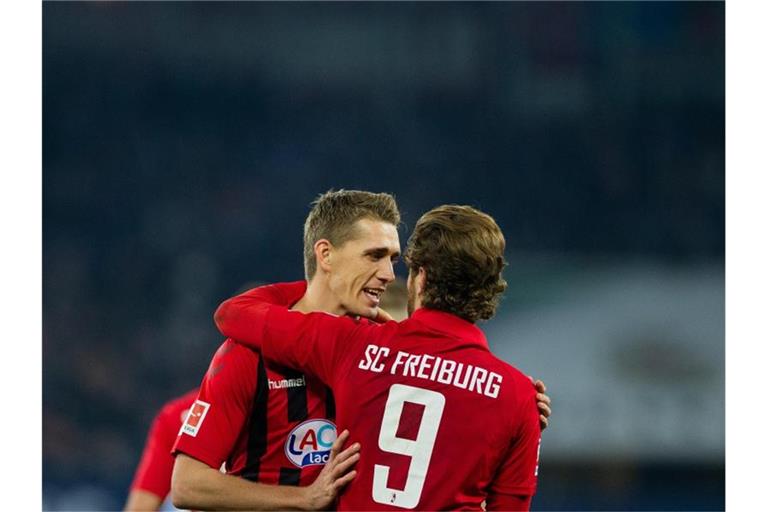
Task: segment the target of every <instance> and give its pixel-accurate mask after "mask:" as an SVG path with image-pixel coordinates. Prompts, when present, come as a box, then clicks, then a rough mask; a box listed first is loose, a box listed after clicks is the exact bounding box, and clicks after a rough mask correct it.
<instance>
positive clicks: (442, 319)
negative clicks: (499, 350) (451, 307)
mask: <svg viewBox="0 0 768 512" xmlns="http://www.w3.org/2000/svg"><path fill="white" fill-rule="evenodd" d="M411 318H412V319H413V320H417V321H419V322H421V323H423V324H425V325H427V326H428V327H429V328H430V329H433V330H435V331H439V332H443V333H446V334H449V335H451V336H452V337H456V338H461V339H463V340H466V341H469V342H472V343H475V344H477V345H480V346H482V347H484V348H486V349H488V341H487V340H486V339H485V334H484V333H483V331H481V330H480V328H479V327H478V326H476V325H475V324H473V323H472V322H467V321H466V320H464V319H463V318H459V317H458V316H456V315H452V314H450V313H446V312H444V311H438V310H436V309H430V308H419V309H417V310H416V311H414V312H413V314H412V315H411Z"/></svg>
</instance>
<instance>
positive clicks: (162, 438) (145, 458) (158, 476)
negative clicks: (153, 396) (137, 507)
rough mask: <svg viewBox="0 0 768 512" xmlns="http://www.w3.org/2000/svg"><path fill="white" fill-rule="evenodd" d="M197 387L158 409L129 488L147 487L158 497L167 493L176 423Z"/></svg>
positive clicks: (184, 416) (187, 406)
mask: <svg viewBox="0 0 768 512" xmlns="http://www.w3.org/2000/svg"><path fill="white" fill-rule="evenodd" d="M197 391H198V390H197V389H193V390H192V391H189V392H187V393H186V394H184V395H183V396H180V397H178V398H174V399H173V400H171V401H169V402H168V403H166V404H165V405H163V407H162V408H161V409H160V412H158V413H157V416H155V419H154V421H153V422H152V426H151V427H150V429H149V434H148V435H147V442H146V443H145V444H144V451H143V452H142V454H141V460H140V461H139V465H138V467H137V468H136V474H135V475H134V476H133V483H131V490H137V489H140V490H142V491H148V492H151V493H152V494H156V495H157V496H159V497H160V498H165V497H166V496H167V495H168V492H170V490H171V473H173V461H174V459H173V455H171V448H173V443H174V442H175V441H176V434H177V433H178V431H179V427H181V424H182V423H183V422H184V419H185V418H186V416H187V412H188V411H189V408H190V406H191V405H192V402H194V401H195V397H197Z"/></svg>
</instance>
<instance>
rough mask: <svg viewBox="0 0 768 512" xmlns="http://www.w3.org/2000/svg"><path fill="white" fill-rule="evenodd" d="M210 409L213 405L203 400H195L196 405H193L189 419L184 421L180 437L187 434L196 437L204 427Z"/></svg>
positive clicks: (188, 415)
mask: <svg viewBox="0 0 768 512" xmlns="http://www.w3.org/2000/svg"><path fill="white" fill-rule="evenodd" d="M210 407H211V404H209V403H207V402H203V401H202V400H195V403H194V404H192V407H191V408H190V409H189V413H188V414H187V419H186V420H184V423H183V424H182V425H181V430H179V435H181V434H187V435H189V436H192V437H196V436H197V432H198V431H199V430H200V427H201V426H202V425H203V421H204V420H205V415H206V414H208V409H210Z"/></svg>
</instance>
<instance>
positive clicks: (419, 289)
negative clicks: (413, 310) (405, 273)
mask: <svg viewBox="0 0 768 512" xmlns="http://www.w3.org/2000/svg"><path fill="white" fill-rule="evenodd" d="M415 284H416V295H421V294H422V293H424V286H426V284H427V270H426V269H425V268H424V267H419V273H418V274H416V279H415Z"/></svg>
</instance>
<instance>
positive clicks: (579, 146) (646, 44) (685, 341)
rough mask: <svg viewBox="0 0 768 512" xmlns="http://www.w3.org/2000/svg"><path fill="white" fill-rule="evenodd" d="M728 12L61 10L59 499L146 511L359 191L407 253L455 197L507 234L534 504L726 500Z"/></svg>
mask: <svg viewBox="0 0 768 512" xmlns="http://www.w3.org/2000/svg"><path fill="white" fill-rule="evenodd" d="M724 5H725V4H724V3H721V2H685V3H673V2H664V3H655V2H637V3H631V2H596V3H576V2H567V3H448V4H442V3H418V4H415V3H398V4H389V3H363V4H359V3H331V4H326V3H301V4H293V3H277V4H274V3H203V2H199V3H198V2H193V3H176V2H169V3H154V2H148V3H145V2H142V3H129V2H128V3H123V2H116V3H112V2H86V3H69V2H67V3H59V2H46V3H45V4H44V5H43V48H44V53H43V165H44V167H43V169H44V174H43V179H44V184H43V188H44V190H43V219H44V220H43V244H44V245H43V249H44V254H43V265H44V272H43V278H44V290H43V312H44V326H43V350H44V360H43V371H44V373H43V429H44V430H43V505H44V508H45V509H47V510H108V509H116V508H119V507H121V506H122V503H123V500H124V499H125V495H126V492H127V486H128V484H129V482H130V478H131V475H132V471H133V469H134V467H135V464H136V463H137V461H138V457H139V454H140V450H141V447H142V444H143V441H144V436H145V434H146V431H147V428H148V425H149V422H150V420H151V418H152V416H153V415H154V413H155V412H156V410H157V409H158V407H160V405H161V404H162V403H163V402H165V401H166V400H168V399H169V398H171V397H173V396H175V395H178V394H181V393H182V392H184V391H186V390H188V389H190V388H192V387H194V386H195V385H197V384H198V383H199V380H200V378H201V377H202V374H203V372H204V371H205V368H206V367H207V364H208V361H209V358H210V356H211V354H212V352H213V351H214V350H215V348H216V347H217V346H218V344H219V341H220V336H219V335H218V334H217V332H216V330H215V328H214V326H213V322H212V320H211V315H212V312H213V310H214V309H215V307H216V305H217V304H218V303H219V302H220V301H221V300H223V299H224V298H226V297H227V296H229V295H230V294H232V293H233V292H234V291H235V290H236V289H238V288H239V287H240V286H241V285H242V284H243V283H245V282H249V281H279V280H289V279H290V280H292V279H297V278H300V277H301V276H302V260H301V228H302V223H303V219H304V217H305V215H306V213H307V211H308V209H307V205H308V204H309V203H310V201H311V200H312V199H313V198H314V197H315V196H316V195H317V194H318V193H320V192H323V191H325V190H327V189H329V188H331V187H334V188H361V189H368V190H373V191H389V192H393V193H394V194H395V195H396V197H397V199H398V201H399V203H400V205H401V209H402V212H403V214H404V220H405V226H404V229H403V230H402V232H401V237H402V242H403V243H405V240H406V237H407V234H408V232H409V228H410V227H411V226H413V224H414V223H415V221H416V219H417V218H418V216H419V215H420V214H421V213H422V212H424V211H425V210H427V209H429V208H431V207H433V206H435V205H437V204H440V203H447V202H458V203H467V204H472V205H474V206H477V207H480V208H482V209H484V210H486V211H488V212H489V213H491V214H492V215H494V216H495V218H496V219H497V220H498V222H499V224H500V225H501V227H502V229H503V230H504V231H505V233H506V235H507V240H508V246H509V251H508V258H509V260H510V267H509V269H508V271H507V274H506V276H507V280H508V282H509V284H510V288H509V291H508V293H507V296H506V299H505V301H504V302H503V305H502V307H501V309H500V312H499V314H498V315H497V317H496V318H495V319H493V320H492V321H490V322H488V323H487V324H486V326H485V328H486V330H487V332H488V334H489V338H490V339H491V340H492V347H493V349H494V350H495V351H496V352H497V353H498V354H500V355H501V356H502V357H503V358H504V359H506V360H508V361H509V362H511V363H512V364H514V365H516V366H518V367H519V368H521V369H522V370H524V371H526V372H527V373H530V374H533V375H535V376H536V377H538V378H541V379H543V380H544V381H545V382H546V383H547V384H548V386H549V389H550V394H551V396H552V398H553V401H554V416H553V418H552V424H551V427H550V429H548V430H547V431H546V432H545V433H544V440H543V444H542V450H541V470H540V474H539V476H540V480H539V490H538V493H537V496H536V497H535V498H534V502H533V506H534V509H538V510H578V509H584V510H609V509H610V510H638V509H643V510H648V509H663V510H716V509H723V508H724V506H725V503H724V493H725V491H724V474H725V456H724V453H725V446H724V445H725V434H724V416H725V415H724V387H725V375H724V246H725V240H724V220H725V219H724V217H725V213H724V181H725V176H724V142H725V141H724V112H725V100H724V85H725V75H724V71H725V69H724V67H725V57H724V55H725V54H724V50H725V39H724V15H725V6H724ZM398 270H399V273H400V274H401V275H403V274H404V268H403V267H402V266H400V268H399V269H398ZM478 428H481V426H478ZM457 442H466V443H470V442H471V440H457Z"/></svg>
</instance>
